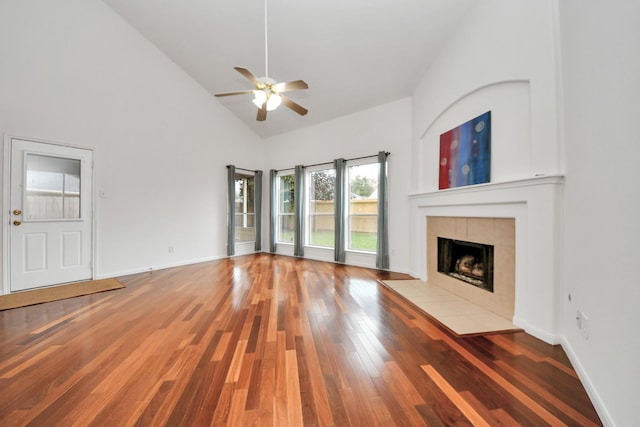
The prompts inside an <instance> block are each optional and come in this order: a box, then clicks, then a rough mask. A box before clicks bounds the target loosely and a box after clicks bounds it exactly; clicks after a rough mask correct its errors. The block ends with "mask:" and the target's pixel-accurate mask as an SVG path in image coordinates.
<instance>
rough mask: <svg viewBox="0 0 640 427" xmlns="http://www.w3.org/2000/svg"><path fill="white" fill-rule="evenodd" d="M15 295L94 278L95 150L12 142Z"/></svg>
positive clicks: (12, 285)
mask: <svg viewBox="0 0 640 427" xmlns="http://www.w3.org/2000/svg"><path fill="white" fill-rule="evenodd" d="M10 148H11V166H10V167H11V183H10V185H11V196H10V203H11V205H10V209H11V212H10V216H11V220H10V225H9V227H10V230H11V232H10V234H9V245H10V250H9V254H10V263H9V270H10V272H9V280H10V289H11V292H15V291H21V290H25V289H32V288H38V287H42V286H50V285H56V284H61V283H68V282H76V281H80V280H88V279H91V278H92V262H91V250H92V249H91V248H92V237H91V233H92V191H93V190H92V188H93V185H92V175H93V171H92V169H93V152H92V151H91V150H85V149H80V148H72V147H65V146H61V145H55V144H46V143H42V142H35V141H26V140H21V139H16V138H12V139H11V147H10Z"/></svg>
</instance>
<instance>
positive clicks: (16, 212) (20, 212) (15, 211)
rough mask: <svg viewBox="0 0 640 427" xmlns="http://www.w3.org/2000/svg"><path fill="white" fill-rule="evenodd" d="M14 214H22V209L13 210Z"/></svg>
mask: <svg viewBox="0 0 640 427" xmlns="http://www.w3.org/2000/svg"><path fill="white" fill-rule="evenodd" d="M13 214H14V215H20V214H22V211H21V210H20V209H16V210H14V211H13Z"/></svg>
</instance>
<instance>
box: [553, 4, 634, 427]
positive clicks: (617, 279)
mask: <svg viewBox="0 0 640 427" xmlns="http://www.w3.org/2000/svg"><path fill="white" fill-rule="evenodd" d="M560 25H561V26H560V28H561V37H562V61H563V76H562V83H563V94H564V117H565V120H564V123H565V126H564V130H565V137H566V158H567V178H566V186H565V194H566V198H565V210H566V218H567V219H566V223H565V235H564V241H565V244H564V246H565V250H564V257H563V259H564V271H565V277H564V282H565V283H566V286H565V289H564V292H563V298H562V301H563V305H564V311H563V322H562V324H563V334H564V336H565V337H566V342H567V344H568V346H566V347H568V348H570V349H572V351H573V354H574V358H575V359H577V360H579V365H580V366H578V368H579V369H581V370H582V371H583V372H586V373H587V374H588V380H589V384H588V386H589V387H590V388H591V390H592V391H594V392H595V393H596V394H597V396H598V399H597V401H600V402H602V407H601V408H600V409H601V414H605V417H604V418H605V419H604V421H605V422H607V423H609V424H610V425H618V426H637V425H639V424H638V423H639V421H638V403H637V398H638V391H637V384H638V382H639V381H640V363H638V361H639V360H640V331H639V330H638V327H639V325H640V320H639V319H638V312H639V310H638V307H639V306H640V280H639V279H638V272H637V271H638V258H639V257H640V250H639V247H640V246H639V241H640V225H639V224H640V222H639V221H638V217H639V212H640V190H639V187H638V184H639V183H640V179H639V178H638V173H637V169H638V159H639V158H640V138H639V137H638V131H637V123H638V117H640V104H639V100H640V77H639V76H640V3H639V2H637V1H634V2H632V1H626V0H616V1H596V0H590V1H583V0H563V1H561V2H560ZM569 294H571V302H569V299H568V295H569ZM577 310H582V311H583V312H584V313H585V314H586V315H587V316H588V318H589V330H588V338H585V337H584V336H583V335H582V334H581V332H580V331H579V330H578V328H577V326H576V320H575V317H576V312H577Z"/></svg>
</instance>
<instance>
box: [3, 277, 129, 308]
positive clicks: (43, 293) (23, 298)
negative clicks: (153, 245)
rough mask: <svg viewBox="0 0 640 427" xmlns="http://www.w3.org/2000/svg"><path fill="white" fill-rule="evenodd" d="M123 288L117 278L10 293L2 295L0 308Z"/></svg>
mask: <svg viewBox="0 0 640 427" xmlns="http://www.w3.org/2000/svg"><path fill="white" fill-rule="evenodd" d="M121 288H124V285H123V284H122V283H120V282H119V281H117V280H116V279H102V280H90V281H87V282H78V283H71V284H68V285H59V286H51V287H48V288H41V289H34V290H31V291H22V292H16V293H12V294H8V295H0V310H8V309H11V308H18V307H26V306H28V305H34V304H41V303H44V302H50V301H58V300H61V299H66V298H73V297H79V296H82V295H89V294H95V293H98V292H104V291H111V290H114V289H121Z"/></svg>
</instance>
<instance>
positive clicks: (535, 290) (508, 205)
mask: <svg viewBox="0 0 640 427" xmlns="http://www.w3.org/2000/svg"><path fill="white" fill-rule="evenodd" d="M563 182H564V180H563V177H562V176H556V175H553V176H539V177H533V178H529V179H522V180H515V181H509V182H503V183H489V184H480V185H475V186H469V187H460V188H453V189H448V190H440V191H436V192H429V193H419V194H413V195H412V196H410V206H411V208H410V209H411V212H410V214H411V221H412V227H413V230H415V232H414V233H412V241H411V254H412V260H411V266H412V274H413V275H414V276H415V277H418V278H420V279H422V280H427V281H428V282H430V283H433V284H435V285H438V286H440V287H444V288H446V289H448V290H449V291H451V292H453V293H455V294H457V295H460V296H462V297H463V298H465V299H468V300H470V301H472V302H474V303H476V304H477V305H480V306H483V307H485V308H488V309H489V310H491V311H494V312H495V313H497V314H499V315H501V316H502V317H505V318H509V319H511V316H512V321H513V323H514V324H515V325H516V326H518V327H521V328H523V329H524V330H525V331H527V332H528V333H530V334H531V335H534V336H536V337H538V338H540V339H542V340H544V341H546V342H548V343H551V344H556V343H557V334H558V331H557V319H558V305H559V304H558V301H559V300H558V298H560V295H561V292H560V281H559V277H560V267H561V266H560V265H558V262H557V259H558V254H559V251H560V250H561V246H560V244H561V243H560V242H561V239H559V238H558V237H559V235H561V233H562V227H561V223H560V220H561V216H560V212H561V201H562V189H563ZM510 230H511V231H510ZM510 233H511V235H510ZM437 237H448V238H454V239H459V240H466V241H473V242H477V243H486V244H492V245H494V246H495V251H496V254H495V264H494V286H495V287H496V289H494V293H493V294H491V293H489V292H487V291H484V290H481V289H477V288H474V287H473V286H469V285H467V284H465V283H462V282H460V283H457V282H458V281H457V280H455V279H453V278H450V277H447V276H445V275H443V274H442V273H438V272H437V243H436V242H435V240H437ZM510 263H511V264H510ZM509 265H511V266H509ZM509 270H510V271H509Z"/></svg>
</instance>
